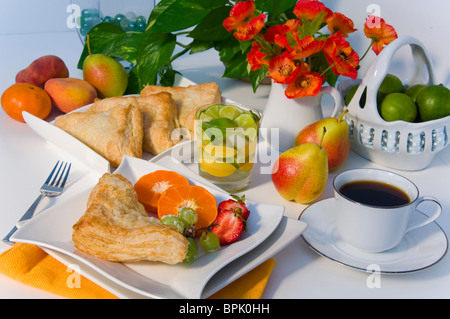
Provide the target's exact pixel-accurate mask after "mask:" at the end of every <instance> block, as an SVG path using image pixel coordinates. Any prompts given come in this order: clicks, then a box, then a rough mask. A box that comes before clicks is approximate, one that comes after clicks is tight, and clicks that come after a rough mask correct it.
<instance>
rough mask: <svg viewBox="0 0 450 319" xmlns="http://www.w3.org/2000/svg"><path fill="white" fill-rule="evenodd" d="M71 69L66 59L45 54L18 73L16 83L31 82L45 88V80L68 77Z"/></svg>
mask: <svg viewBox="0 0 450 319" xmlns="http://www.w3.org/2000/svg"><path fill="white" fill-rule="evenodd" d="M67 77H69V70H68V69H67V66H66V64H65V63H64V61H63V60H62V59H61V58H59V57H57V56H55V55H45V56H42V57H40V58H38V59H36V60H34V61H33V62H32V63H31V64H30V65H29V66H28V67H27V68H26V69H23V70H21V71H19V73H17V75H16V83H30V84H34V85H36V86H39V87H40V88H44V85H45V82H47V81H48V80H49V79H53V78H67Z"/></svg>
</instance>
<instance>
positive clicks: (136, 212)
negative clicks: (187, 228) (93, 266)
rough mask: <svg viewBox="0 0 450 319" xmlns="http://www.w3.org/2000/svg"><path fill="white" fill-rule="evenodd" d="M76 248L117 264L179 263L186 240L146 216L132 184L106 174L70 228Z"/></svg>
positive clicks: (168, 227)
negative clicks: (85, 207) (144, 261)
mask: <svg viewBox="0 0 450 319" xmlns="http://www.w3.org/2000/svg"><path fill="white" fill-rule="evenodd" d="M72 240H73V242H74V244H75V247H76V248H77V249H78V250H80V251H81V252H84V253H86V254H89V255H91V256H94V257H97V258H100V259H103V260H108V261H116V262H133V261H142V260H148V261H160V262H164V263H167V264H176V263H179V262H182V261H183V259H184V258H185V256H186V253H187V247H188V243H189V242H188V241H187V240H186V238H185V237H184V236H183V235H182V234H180V233H179V232H178V231H177V230H176V228H175V227H173V226H169V225H163V224H161V223H160V221H159V219H157V218H154V217H148V216H147V213H146V211H145V209H144V206H143V205H142V204H141V203H140V202H139V201H138V199H137V194H136V192H135V191H134V188H133V185H132V184H131V183H130V182H129V181H128V180H127V179H126V178H124V177H123V176H122V175H120V174H109V173H105V174H104V175H103V176H102V177H101V178H100V180H99V182H98V184H97V185H96V186H95V187H94V189H93V190H92V192H91V194H90V196H89V199H88V202H87V210H86V212H85V213H84V215H83V216H82V217H81V218H80V219H79V220H78V222H77V223H76V224H75V225H74V226H73V234H72Z"/></svg>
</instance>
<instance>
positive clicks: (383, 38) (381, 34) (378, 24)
mask: <svg viewBox="0 0 450 319" xmlns="http://www.w3.org/2000/svg"><path fill="white" fill-rule="evenodd" d="M364 33H365V34H366V36H367V37H368V38H369V39H372V50H373V51H374V52H375V54H377V55H378V54H379V53H380V52H381V51H382V50H383V49H384V46H385V45H388V44H389V43H391V42H392V41H394V40H395V39H397V32H395V29H394V27H393V26H391V25H389V24H387V23H386V22H384V20H383V19H382V18H380V17H376V16H372V15H371V16H369V17H367V20H366V23H365V24H364Z"/></svg>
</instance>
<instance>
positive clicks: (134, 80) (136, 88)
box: [125, 66, 143, 94]
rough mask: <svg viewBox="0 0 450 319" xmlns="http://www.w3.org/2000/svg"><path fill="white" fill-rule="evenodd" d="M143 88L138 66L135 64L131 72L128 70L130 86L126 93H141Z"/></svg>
mask: <svg viewBox="0 0 450 319" xmlns="http://www.w3.org/2000/svg"><path fill="white" fill-rule="evenodd" d="M142 88H143V85H141V82H140V81H139V77H138V74H137V66H134V67H133V68H132V69H131V70H130V72H128V86H127V89H126V91H125V94H139V93H140V92H141V90H142Z"/></svg>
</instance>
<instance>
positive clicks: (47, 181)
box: [44, 161, 59, 184]
mask: <svg viewBox="0 0 450 319" xmlns="http://www.w3.org/2000/svg"><path fill="white" fill-rule="evenodd" d="M58 164H59V161H58V162H56V165H55V167H53V170H52V171H51V172H50V175H49V176H48V178H47V180H46V181H45V183H44V184H48V183H49V182H50V180H51V179H52V176H53V174H54V173H55V170H56V168H57V167H58Z"/></svg>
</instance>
